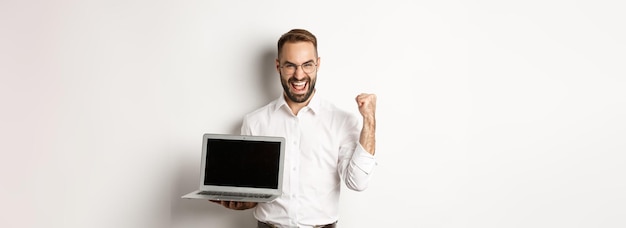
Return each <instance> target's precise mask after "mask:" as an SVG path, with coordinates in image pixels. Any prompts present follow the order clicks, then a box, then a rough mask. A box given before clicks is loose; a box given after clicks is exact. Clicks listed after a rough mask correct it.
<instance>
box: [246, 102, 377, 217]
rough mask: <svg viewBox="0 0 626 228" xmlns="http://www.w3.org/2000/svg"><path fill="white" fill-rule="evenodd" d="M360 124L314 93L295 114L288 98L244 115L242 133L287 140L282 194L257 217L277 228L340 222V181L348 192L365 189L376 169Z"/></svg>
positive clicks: (259, 208)
mask: <svg viewBox="0 0 626 228" xmlns="http://www.w3.org/2000/svg"><path fill="white" fill-rule="evenodd" d="M360 123H361V120H360V118H357V116H356V115H353V114H350V113H348V112H346V111H343V110H340V109H339V108H337V107H336V106H334V105H333V104H331V103H329V102H328V101H325V100H322V99H320V98H319V97H318V96H317V95H314V96H313V98H312V99H311V101H310V102H309V104H308V106H306V107H304V108H302V109H301V110H300V111H299V112H298V115H293V113H292V111H291V109H290V108H289V106H288V105H287V103H286V101H285V98H284V97H283V96H281V97H280V98H278V99H276V100H274V101H272V102H271V103H269V104H268V105H266V106H264V107H262V108H260V109H257V110H256V111H254V112H252V113H250V114H248V115H246V116H245V118H244V120H243V125H242V127H241V134H242V135H266V136H282V137H285V139H286V144H287V145H286V146H285V162H284V164H285V172H284V174H283V195H282V196H280V197H279V198H277V199H276V200H274V201H272V202H269V203H259V204H258V205H257V206H256V208H255V211H254V217H255V218H256V219H257V220H259V221H262V222H267V223H270V224H274V225H277V226H279V227H312V226H313V225H324V224H329V223H333V222H335V221H337V220H338V218H339V217H338V211H339V205H338V204H339V191H340V189H341V188H340V184H341V180H343V181H344V183H345V184H346V186H347V187H348V188H349V189H352V190H356V191H362V190H365V188H367V186H368V183H369V180H370V174H371V171H372V170H373V168H374V167H375V166H376V160H375V159H374V156H373V155H371V154H369V153H368V152H366V151H365V149H363V147H362V146H361V144H360V143H359V136H360V133H361V125H360Z"/></svg>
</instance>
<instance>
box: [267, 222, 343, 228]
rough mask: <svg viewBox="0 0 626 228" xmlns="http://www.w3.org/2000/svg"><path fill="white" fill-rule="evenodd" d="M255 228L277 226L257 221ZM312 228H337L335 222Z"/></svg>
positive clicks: (272, 227)
mask: <svg viewBox="0 0 626 228" xmlns="http://www.w3.org/2000/svg"><path fill="white" fill-rule="evenodd" d="M257 227H258V228H278V226H275V225H272V224H269V223H264V222H261V221H258V223H257ZM313 227H314V228H335V227H337V222H333V223H331V224H326V225H315V226H313Z"/></svg>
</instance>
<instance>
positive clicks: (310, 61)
mask: <svg viewBox="0 0 626 228" xmlns="http://www.w3.org/2000/svg"><path fill="white" fill-rule="evenodd" d="M314 62H315V61H314V60H312V59H311V60H309V61H306V62H304V63H302V64H307V63H314ZM283 64H291V65H297V64H295V63H292V62H289V61H285V62H284V63H283Z"/></svg>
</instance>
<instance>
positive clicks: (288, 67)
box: [280, 62, 317, 74]
mask: <svg viewBox="0 0 626 228" xmlns="http://www.w3.org/2000/svg"><path fill="white" fill-rule="evenodd" d="M298 67H301V68H302V71H304V73H307V74H310V73H313V72H315V70H317V64H315V63H314V62H306V63H303V64H300V65H295V64H291V63H287V64H285V65H282V66H280V69H282V70H283V73H285V74H294V73H296V70H298Z"/></svg>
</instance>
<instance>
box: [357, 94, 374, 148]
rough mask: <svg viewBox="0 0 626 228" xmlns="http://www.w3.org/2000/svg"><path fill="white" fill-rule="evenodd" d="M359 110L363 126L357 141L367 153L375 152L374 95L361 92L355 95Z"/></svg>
mask: <svg viewBox="0 0 626 228" xmlns="http://www.w3.org/2000/svg"><path fill="white" fill-rule="evenodd" d="M356 103H357V104H358V106H359V112H360V113H361V116H363V128H362V129H361V136H360V138H359V143H361V145H362V146H363V149H365V150H366V151H367V152H368V153H370V154H371V155H374V154H375V153H376V95H375V94H367V93H362V94H359V95H358V96H357V97H356Z"/></svg>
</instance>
